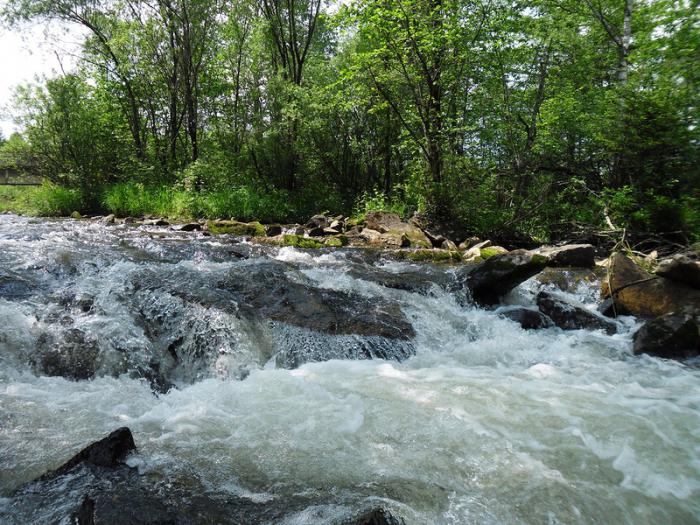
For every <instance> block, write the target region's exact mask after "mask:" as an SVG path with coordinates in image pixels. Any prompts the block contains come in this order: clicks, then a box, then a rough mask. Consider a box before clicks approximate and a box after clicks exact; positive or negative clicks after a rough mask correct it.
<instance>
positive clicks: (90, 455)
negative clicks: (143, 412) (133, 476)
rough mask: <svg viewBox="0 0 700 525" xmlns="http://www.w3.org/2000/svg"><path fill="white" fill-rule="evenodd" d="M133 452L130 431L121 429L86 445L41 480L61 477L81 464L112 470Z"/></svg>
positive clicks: (125, 428) (133, 446)
mask: <svg viewBox="0 0 700 525" xmlns="http://www.w3.org/2000/svg"><path fill="white" fill-rule="evenodd" d="M135 450H136V444H135V443H134V437H133V436H132V435H131V430H129V429H128V428H127V427H121V428H118V429H117V430H115V431H113V432H111V433H110V434H109V435H108V436H106V437H104V438H102V439H100V440H99V441H95V442H94V443H92V444H90V445H88V446H87V447H85V448H84V449H83V450H81V451H80V452H78V453H77V454H76V455H75V456H73V457H72V458H71V459H69V460H68V461H66V462H65V463H64V464H63V465H61V466H60V467H58V468H57V469H55V470H52V471H50V472H47V473H46V474H44V475H43V476H42V477H41V479H51V478H55V477H58V476H63V475H64V474H67V473H68V472H70V471H71V470H72V469H73V468H75V467H76V466H78V465H79V464H81V463H82V464H86V465H92V466H95V467H105V468H111V469H113V468H116V467H118V466H119V465H120V464H121V463H122V460H123V459H124V458H125V457H126V456H127V454H129V453H130V452H132V451H135Z"/></svg>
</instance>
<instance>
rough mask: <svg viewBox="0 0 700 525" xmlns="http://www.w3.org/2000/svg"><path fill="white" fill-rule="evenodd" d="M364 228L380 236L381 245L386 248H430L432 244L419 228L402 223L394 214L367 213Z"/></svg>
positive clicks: (382, 212)
mask: <svg viewBox="0 0 700 525" xmlns="http://www.w3.org/2000/svg"><path fill="white" fill-rule="evenodd" d="M365 226H366V228H369V229H371V230H375V231H377V232H379V233H380V234H382V237H381V238H380V240H381V244H384V245H386V246H387V247H406V246H410V247H413V248H432V243H431V242H430V240H429V239H428V237H426V235H425V233H423V231H422V230H421V229H420V228H418V227H417V226H415V225H413V224H409V223H407V222H404V221H402V220H401V217H399V216H398V215H397V214H396V213H392V212H387V211H371V212H368V213H367V214H366V215H365ZM407 243H408V244H407Z"/></svg>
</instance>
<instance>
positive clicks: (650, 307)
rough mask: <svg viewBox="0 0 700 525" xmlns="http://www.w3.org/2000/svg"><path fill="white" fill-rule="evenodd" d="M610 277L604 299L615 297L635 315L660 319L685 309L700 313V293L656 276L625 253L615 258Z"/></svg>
mask: <svg viewBox="0 0 700 525" xmlns="http://www.w3.org/2000/svg"><path fill="white" fill-rule="evenodd" d="M608 275H609V278H608V280H604V281H603V286H602V296H603V298H604V299H605V298H607V297H610V295H612V296H613V298H614V300H615V303H616V304H618V305H620V306H621V307H622V308H623V309H624V310H625V311H627V312H630V313H631V314H632V315H637V316H640V317H658V316H661V315H666V314H670V313H673V312H681V311H683V310H686V309H690V310H692V311H695V312H700V290H697V289H694V288H691V287H689V286H686V285H683V284H681V283H679V282H677V281H672V280H670V279H666V278H664V277H658V276H653V275H651V274H650V273H648V272H646V271H645V270H643V269H642V268H640V267H639V266H638V265H637V264H635V263H634V261H632V260H631V259H630V258H629V257H627V256H625V255H624V254H622V253H619V252H618V253H616V254H615V255H613V256H612V258H611V261H610V267H609V269H608ZM608 281H609V283H608Z"/></svg>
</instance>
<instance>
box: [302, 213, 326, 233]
mask: <svg viewBox="0 0 700 525" xmlns="http://www.w3.org/2000/svg"><path fill="white" fill-rule="evenodd" d="M330 224H331V219H330V218H329V217H327V216H326V215H323V214H319V215H314V216H313V217H311V218H310V219H309V221H308V222H307V223H306V227H307V228H308V229H311V230H312V229H315V228H320V229H321V230H323V228H328V226H330Z"/></svg>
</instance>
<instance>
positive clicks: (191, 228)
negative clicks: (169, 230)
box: [178, 222, 202, 232]
mask: <svg viewBox="0 0 700 525" xmlns="http://www.w3.org/2000/svg"><path fill="white" fill-rule="evenodd" d="M178 231H181V232H199V231H202V225H201V224H199V223H198V222H190V223H187V224H183V225H182V226H180V227H179V228H178Z"/></svg>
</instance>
